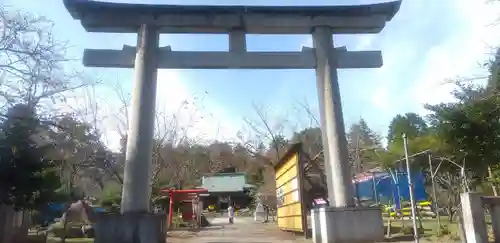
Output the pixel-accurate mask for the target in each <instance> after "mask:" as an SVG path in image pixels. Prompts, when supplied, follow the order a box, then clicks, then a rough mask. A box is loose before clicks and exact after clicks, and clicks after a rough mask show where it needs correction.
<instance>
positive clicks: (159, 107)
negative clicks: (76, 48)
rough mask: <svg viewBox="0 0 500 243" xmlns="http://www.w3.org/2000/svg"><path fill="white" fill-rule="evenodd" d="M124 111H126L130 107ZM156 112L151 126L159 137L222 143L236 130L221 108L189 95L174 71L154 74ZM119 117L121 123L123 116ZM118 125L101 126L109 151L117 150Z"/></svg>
mask: <svg viewBox="0 0 500 243" xmlns="http://www.w3.org/2000/svg"><path fill="white" fill-rule="evenodd" d="M108 99H109V98H108ZM114 105H115V106H116V105H118V106H119V105H120V104H114ZM112 107H113V105H112ZM112 109H113V108H112ZM117 109H118V108H117V107H115V110H117ZM128 109H129V111H130V107H129V108H128ZM122 112H123V111H122ZM156 112H157V114H158V118H157V123H156V124H155V126H156V130H157V135H159V136H164V134H165V133H169V132H171V131H172V130H175V131H176V132H178V133H181V135H178V136H184V135H185V136H187V137H189V138H193V139H198V140H199V141H202V142H203V141H212V140H215V139H217V140H224V141H225V140H230V139H231V138H234V137H235V135H236V133H237V130H238V124H237V123H235V121H234V119H231V118H230V117H229V116H228V115H227V114H225V112H224V109H223V108H222V107H219V106H218V105H217V104H215V103H214V102H212V101H211V100H210V99H209V98H207V97H206V96H204V95H200V94H193V93H191V91H190V90H189V87H188V86H187V85H186V83H185V82H184V81H183V80H182V75H181V74H180V73H179V72H178V71H175V70H159V71H158V83H157V95H156ZM121 116H122V119H123V114H121ZM119 122H120V121H119V120H118V119H117V118H116V117H114V118H110V119H109V120H108V121H107V122H106V125H105V126H104V129H105V130H106V132H105V136H106V140H107V143H108V146H109V147H110V148H111V149H113V150H117V149H119V148H120V133H119V131H117V129H116V128H117V127H118V126H120V124H117V123H119ZM122 129H123V128H122ZM125 129H126V128H125Z"/></svg>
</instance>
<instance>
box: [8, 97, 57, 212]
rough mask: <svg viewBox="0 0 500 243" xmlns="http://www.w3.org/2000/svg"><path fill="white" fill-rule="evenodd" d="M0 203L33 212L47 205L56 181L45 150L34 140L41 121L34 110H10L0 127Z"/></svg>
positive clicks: (17, 108) (15, 108)
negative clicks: (45, 156) (0, 133)
mask: <svg viewBox="0 0 500 243" xmlns="http://www.w3.org/2000/svg"><path fill="white" fill-rule="evenodd" d="M0 128H1V132H2V137H1V138H0V192H1V193H0V203H3V204H7V205H13V206H14V207H15V208H16V209H17V210H21V209H35V208H38V207H39V206H41V205H43V204H45V203H46V202H47V201H49V200H50V199H51V198H52V196H53V195H54V193H55V190H56V189H57V188H58V187H59V185H60V183H59V178H58V177H57V174H56V170H55V168H53V166H52V163H51V161H49V160H46V159H45V158H44V154H45V149H44V148H42V147H40V146H39V145H38V143H37V141H36V140H41V138H40V137H37V134H38V129H39V128H40V121H39V120H38V119H37V117H36V114H35V111H34V109H32V108H30V107H28V106H26V105H22V104H18V105H16V106H14V107H12V108H10V109H9V110H8V112H7V118H6V120H5V121H4V122H3V124H2V125H1V127H0Z"/></svg>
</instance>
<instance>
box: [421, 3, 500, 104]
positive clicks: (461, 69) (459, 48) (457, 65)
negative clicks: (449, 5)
mask: <svg viewBox="0 0 500 243" xmlns="http://www.w3.org/2000/svg"><path fill="white" fill-rule="evenodd" d="M455 9H456V10H458V11H459V12H458V13H457V14H459V15H460V16H461V17H460V20H461V21H459V22H457V23H456V24H457V26H455V27H454V28H455V29H456V31H454V32H453V35H452V36H450V37H449V38H447V41H445V42H443V43H441V44H439V45H437V46H435V47H434V48H432V49H431V50H429V51H428V52H427V53H426V54H425V56H424V65H423V68H422V72H421V73H420V74H418V75H417V78H416V80H415V81H414V85H413V87H412V88H411V90H412V93H413V94H411V95H412V98H413V102H415V103H417V104H425V103H430V104H436V103H440V102H443V101H450V100H452V98H453V97H452V96H451V95H450V91H451V90H452V89H453V85H450V84H443V83H445V82H444V81H446V80H449V79H453V78H456V77H479V76H484V75H485V74H484V69H481V68H479V63H480V62H482V61H484V60H486V59H487V58H489V57H490V56H491V53H493V52H494V50H492V48H491V46H496V45H497V44H498V43H499V41H498V40H500V38H499V37H500V35H499V34H498V27H497V26H492V25H491V24H492V23H493V22H494V21H495V20H496V19H497V18H498V16H500V15H499V13H500V12H499V11H498V5H493V4H481V3H478V2H475V1H457V6H456V8H455Z"/></svg>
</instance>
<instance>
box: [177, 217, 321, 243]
mask: <svg viewBox="0 0 500 243" xmlns="http://www.w3.org/2000/svg"><path fill="white" fill-rule="evenodd" d="M211 223H212V226H210V227H206V228H203V229H201V230H200V231H198V232H193V231H191V232H189V231H184V232H183V231H173V232H170V233H169V236H170V237H169V238H167V242H168V243H233V242H234V243H277V242H280V243H292V242H294V243H302V242H304V243H305V242H308V243H309V242H312V241H311V240H306V239H304V236H301V235H294V234H293V233H289V232H283V231H281V230H279V229H278V228H277V227H276V225H275V224H274V223H273V222H270V223H266V224H264V223H261V222H255V221H254V220H253V218H252V217H236V218H235V221H234V224H229V221H228V219H227V217H218V218H214V219H212V220H211Z"/></svg>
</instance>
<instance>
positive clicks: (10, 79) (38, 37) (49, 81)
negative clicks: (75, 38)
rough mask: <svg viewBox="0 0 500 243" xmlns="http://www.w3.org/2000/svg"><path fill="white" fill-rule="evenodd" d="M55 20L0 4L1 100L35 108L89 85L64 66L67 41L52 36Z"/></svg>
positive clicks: (59, 99)
mask: <svg viewBox="0 0 500 243" xmlns="http://www.w3.org/2000/svg"><path fill="white" fill-rule="evenodd" d="M52 25H53V24H52V22H50V21H49V20H47V19H45V18H43V17H37V16H34V15H31V14H28V13H24V12H20V11H8V10H7V9H6V8H5V7H2V6H0V102H1V103H3V105H4V106H5V105H9V104H16V103H24V104H28V105H30V106H32V107H35V106H38V107H43V106H50V103H46V102H44V101H47V100H48V101H52V104H55V103H57V102H61V101H64V99H65V96H64V94H65V93H67V92H69V91H72V90H75V89H78V88H81V87H83V86H85V85H86V84H87V81H86V80H85V79H83V78H82V77H81V76H80V74H78V73H76V72H68V71H67V70H66V69H65V68H64V67H63V66H64V64H66V63H68V62H69V61H71V60H69V59H67V58H66V50H67V47H68V46H67V44H66V43H64V42H60V41H57V40H56V39H55V38H54V36H53V35H52Z"/></svg>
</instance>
